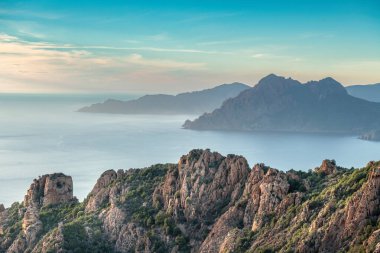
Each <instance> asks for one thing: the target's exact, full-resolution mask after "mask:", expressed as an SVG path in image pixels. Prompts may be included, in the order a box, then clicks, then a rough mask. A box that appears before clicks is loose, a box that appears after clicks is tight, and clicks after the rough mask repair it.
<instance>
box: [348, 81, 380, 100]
mask: <svg viewBox="0 0 380 253" xmlns="http://www.w3.org/2000/svg"><path fill="white" fill-rule="evenodd" d="M346 90H347V92H348V94H350V95H351V96H354V97H357V98H361V99H365V100H368V101H372V102H380V83H376V84H368V85H352V86H347V87H346Z"/></svg>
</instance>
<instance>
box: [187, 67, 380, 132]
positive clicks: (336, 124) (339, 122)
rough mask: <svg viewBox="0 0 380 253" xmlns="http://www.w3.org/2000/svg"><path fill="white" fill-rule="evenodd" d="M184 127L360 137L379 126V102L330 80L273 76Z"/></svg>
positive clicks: (188, 122)
mask: <svg viewBox="0 0 380 253" xmlns="http://www.w3.org/2000/svg"><path fill="white" fill-rule="evenodd" d="M184 127H185V128H189V129H210V130H248V131H252V130H253V131H292V132H327V133H355V134H361V133H364V132H367V131H370V130H373V129H378V128H379V127H380V103H374V102H369V101H366V100H363V99H359V98H355V97H352V96H350V95H349V94H348V93H347V91H346V89H345V88H344V87H343V86H342V85H341V84H340V83H338V82H337V81H335V80H334V79H332V78H325V79H322V80H320V81H310V82H308V83H305V84H302V83H300V82H298V81H296V80H293V79H291V78H287V79H286V78H284V77H280V76H276V75H273V74H271V75H269V76H267V77H264V78H263V79H261V80H260V81H259V83H258V84H257V85H256V86H254V87H253V88H250V89H248V90H246V91H244V92H242V93H241V94H239V95H238V96H237V97H235V98H231V99H229V100H227V101H225V102H224V103H223V105H222V106H221V107H220V108H218V109H216V110H214V111H213V112H212V113H205V114H203V115H202V116H200V117H199V118H197V119H195V120H194V121H186V122H185V124H184Z"/></svg>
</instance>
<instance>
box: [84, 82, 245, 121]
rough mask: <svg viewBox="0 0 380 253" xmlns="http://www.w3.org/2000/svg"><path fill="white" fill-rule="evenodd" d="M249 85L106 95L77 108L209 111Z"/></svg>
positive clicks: (95, 110)
mask: <svg viewBox="0 0 380 253" xmlns="http://www.w3.org/2000/svg"><path fill="white" fill-rule="evenodd" d="M248 88H250V86H248V85H245V84H242V83H231V84H222V85H219V86H216V87H214V88H211V89H206V90H201V91H194V92H186V93H180V94H178V95H175V96H174V95H164V94H157V95H145V96H143V97H140V98H138V99H135V100H130V101H120V100H114V99H109V100H107V101H105V102H103V103H98V104H93V105H91V106H87V107H83V108H81V109H79V111H80V112H91V113H116V114H201V113H204V112H211V111H213V110H214V109H216V108H218V107H219V106H221V105H222V103H223V101H225V100H226V99H228V98H232V97H235V96H237V95H238V94H239V93H240V92H242V91H243V90H246V89H248Z"/></svg>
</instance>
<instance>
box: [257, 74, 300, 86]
mask: <svg viewBox="0 0 380 253" xmlns="http://www.w3.org/2000/svg"><path fill="white" fill-rule="evenodd" d="M299 84H301V83H300V82H298V81H296V80H293V79H291V78H285V77H283V76H277V75H275V74H269V75H267V76H266V77H264V78H262V79H261V80H260V81H259V82H258V83H257V85H256V87H257V88H258V89H271V90H273V89H275V90H277V89H279V88H288V87H290V86H293V85H299Z"/></svg>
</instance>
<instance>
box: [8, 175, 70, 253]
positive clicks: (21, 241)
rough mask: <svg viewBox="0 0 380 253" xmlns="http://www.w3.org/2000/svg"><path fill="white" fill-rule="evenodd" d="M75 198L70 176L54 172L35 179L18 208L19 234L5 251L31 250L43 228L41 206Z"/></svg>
mask: <svg viewBox="0 0 380 253" xmlns="http://www.w3.org/2000/svg"><path fill="white" fill-rule="evenodd" d="M75 200H76V199H75V198H74V197H73V181H72V178H71V177H70V176H66V175H64V174H62V173H56V174H50V175H44V176H42V177H40V178H38V179H35V180H34V181H33V183H32V184H31V186H30V188H29V189H28V191H27V194H26V195H25V198H24V202H23V207H22V208H20V209H19V216H20V217H22V219H21V233H20V236H18V237H17V239H16V240H14V241H13V243H12V245H11V246H10V247H9V248H8V250H7V252H30V251H32V249H33V247H34V246H35V245H36V243H37V242H38V239H39V237H40V234H41V232H42V230H43V225H44V224H43V223H42V221H41V220H40V211H41V208H43V207H46V206H51V205H59V204H64V203H69V202H71V201H75Z"/></svg>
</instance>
